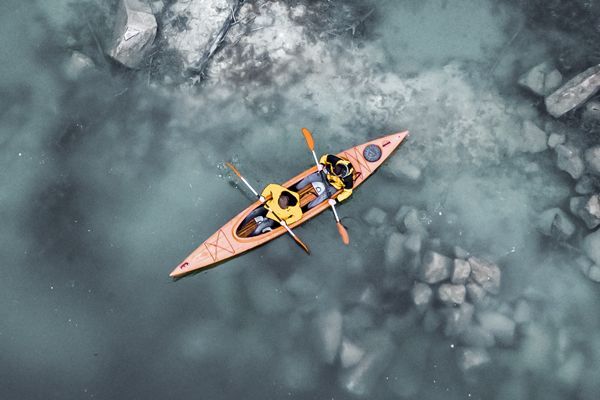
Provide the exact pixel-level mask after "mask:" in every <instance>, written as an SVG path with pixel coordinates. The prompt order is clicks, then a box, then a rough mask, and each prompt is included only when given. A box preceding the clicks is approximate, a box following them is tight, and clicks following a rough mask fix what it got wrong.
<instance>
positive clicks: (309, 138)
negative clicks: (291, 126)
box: [302, 128, 315, 150]
mask: <svg viewBox="0 0 600 400" xmlns="http://www.w3.org/2000/svg"><path fill="white" fill-rule="evenodd" d="M302 134H303V135H304V139H306V144H307V145H308V148H309V149H311V150H314V149H315V141H314V140H313V137H312V133H310V131H309V130H308V129H306V128H302Z"/></svg>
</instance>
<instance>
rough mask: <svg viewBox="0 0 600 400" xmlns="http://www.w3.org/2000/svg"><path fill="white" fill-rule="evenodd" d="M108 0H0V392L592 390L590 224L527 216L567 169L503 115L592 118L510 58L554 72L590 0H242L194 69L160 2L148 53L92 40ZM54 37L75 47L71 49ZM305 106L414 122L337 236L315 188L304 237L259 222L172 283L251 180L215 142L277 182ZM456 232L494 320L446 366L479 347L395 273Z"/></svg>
mask: <svg viewBox="0 0 600 400" xmlns="http://www.w3.org/2000/svg"><path fill="white" fill-rule="evenodd" d="M165 3H167V4H166V5H165V8H166V9H167V10H169V9H170V7H173V5H174V4H176V3H177V2H176V1H169V2H165ZM115 5H116V2H115V1H108V2H100V1H94V0H88V1H80V2H69V1H55V2H51V4H50V3H49V2H42V1H32V2H28V3H27V4H25V3H24V2H18V1H10V0H9V1H4V2H2V4H0V22H1V23H0V32H1V35H0V37H2V39H1V40H0V55H1V56H2V60H3V61H2V63H0V188H1V190H0V216H1V224H0V256H1V259H2V260H3V263H2V264H3V268H2V279H0V301H1V303H0V304H1V305H0V318H1V320H2V323H1V324H0V354H1V355H2V356H1V359H2V362H1V363H0V374H1V375H2V384H1V385H0V397H1V398H6V399H13V398H18V399H38V398H40V399H42V398H43V399H69V398H88V397H89V398H100V399H115V398H119V399H120V398H124V399H132V398H136V399H137V398H140V399H141V398H143V399H147V398H174V397H180V398H203V399H205V398H206V399H226V398H227V399H231V398H257V399H258V398H261V399H264V398H284V397H285V398H288V397H291V398H300V399H304V398H306V399H309V398H319V399H320V398H327V399H329V398H335V399H345V398H369V399H380V398H381V399H387V398H390V399H391V398H422V399H498V400H504V399H555V398H556V399H567V398H568V399H573V398H577V399H595V398H597V393H598V389H600V388H599V387H598V382H597V379H596V377H597V376H598V373H599V371H600V342H599V340H598V335H597V332H598V329H599V328H600V318H599V314H598V312H597V310H598V306H599V305H600V287H599V286H598V284H597V283H594V282H592V281H591V280H590V279H588V278H587V277H586V276H584V275H583V274H582V273H581V272H580V270H579V267H577V265H576V263H575V261H574V260H575V258H576V257H578V256H579V255H580V254H581V250H580V248H581V240H582V238H583V236H585V235H586V234H588V233H589V232H590V230H589V229H588V228H587V227H586V226H585V225H584V224H583V222H582V221H580V220H579V219H578V217H572V220H573V221H574V222H575V224H576V233H575V235H574V236H573V238H571V239H570V240H568V241H554V240H551V239H550V238H548V237H546V236H544V235H542V234H541V233H540V232H539V229H538V227H537V226H538V216H539V214H540V213H541V212H542V211H544V210H546V209H548V208H552V207H560V208H561V209H563V210H564V211H565V212H567V213H568V212H569V211H568V209H569V198H570V197H571V196H574V195H575V192H574V186H575V181H574V180H573V179H571V177H570V176H569V175H567V174H566V173H565V172H564V171H561V170H560V169H558V168H557V166H556V155H555V153H554V151H553V150H552V149H549V148H545V149H544V150H542V151H537V150H532V147H531V146H530V145H529V144H528V142H527V141H526V140H524V139H523V123H524V121H530V122H533V123H534V124H535V125H537V126H538V127H540V128H541V129H543V130H544V131H545V132H546V134H550V133H563V134H566V135H567V137H568V139H569V141H570V142H572V143H576V144H578V145H581V146H583V145H582V144H581V143H585V146H591V145H594V144H597V143H598V140H599V139H598V138H599V136H598V130H597V126H594V125H589V124H583V123H582V122H581V116H580V114H579V113H577V112H575V113H571V114H569V115H567V116H565V117H563V118H561V119H559V120H555V119H554V118H552V117H551V116H549V115H548V114H547V113H546V111H545V108H544V105H543V98H541V97H538V96H535V95H533V94H532V93H529V92H528V91H526V90H525V89H523V88H521V87H520V86H519V85H518V83H517V81H518V79H519V77H520V76H521V74H523V73H524V72H526V71H528V70H529V69H530V68H531V67H533V66H535V65H537V64H539V63H541V62H544V61H550V62H552V63H554V64H555V66H556V67H557V68H558V69H559V71H560V72H561V73H562V74H563V75H564V76H565V78H570V77H571V76H573V75H575V74H576V73H578V72H581V71H582V70H584V69H585V68H587V67H589V66H592V65H595V64H598V62H600V61H599V60H598V57H599V54H600V51H599V49H598V45H597V44H596V43H595V42H594V40H592V39H591V37H592V36H593V35H594V34H595V35H596V36H597V34H598V32H597V29H598V26H597V24H596V25H594V22H593V21H594V18H593V16H596V20H597V18H598V15H600V13H599V12H598V9H597V8H598V7H597V5H596V4H595V3H591V2H585V1H571V2H541V1H534V2H528V3H527V4H522V3H521V2H517V1H504V2H494V1H487V0H485V1H474V0H461V1H447V0H446V1H443V0H427V1H418V2H417V1H382V2H374V1H372V2H342V1H323V2H318V1H317V2H312V1H311V2H306V3H305V2H302V1H294V2H290V3H284V2H276V1H274V2H257V3H253V2H248V4H246V5H245V6H244V7H247V9H248V10H250V9H252V10H254V11H253V12H255V13H256V14H257V15H263V16H264V15H274V16H275V17H274V19H273V21H274V22H273V23H272V24H270V25H269V23H268V22H265V21H266V20H268V19H267V18H266V17H265V18H263V19H259V21H260V23H261V24H264V27H263V28H261V29H260V30H256V31H253V32H249V33H247V35H246V36H247V37H246V38H243V39H241V40H240V42H239V43H238V44H236V45H232V44H231V43H230V42H227V43H229V45H230V47H228V44H227V43H226V44H225V46H224V48H223V49H222V51H221V52H220V53H218V55H217V56H216V58H215V62H214V63H213V64H212V66H211V68H210V70H209V75H208V78H207V79H206V80H205V81H204V82H202V83H200V84H199V85H191V84H190V81H189V80H188V78H187V77H186V75H185V74H184V73H183V71H182V64H181V60H180V59H178V58H177V57H176V56H174V55H173V54H175V53H173V52H172V51H171V50H169V49H167V48H166V46H167V45H166V43H165V38H164V37H161V36H160V35H161V32H164V29H163V28H164V27H163V26H161V21H163V20H166V18H167V17H168V15H167V14H162V16H161V18H163V19H161V18H159V40H157V41H156V43H155V46H154V47H153V49H152V51H153V52H155V53H153V54H154V55H153V58H152V62H150V60H149V59H148V63H146V64H144V65H142V67H141V68H140V69H139V70H127V69H125V68H123V67H120V66H118V65H117V64H116V63H114V62H112V61H110V60H109V59H108V58H106V57H105V56H104V54H103V51H101V48H105V49H106V48H107V46H108V44H109V41H110V37H111V30H112V25H113V23H114V9H115ZM289 7H291V10H296V11H294V12H295V13H296V12H299V11H297V10H298V8H297V7H304V9H305V14H303V15H301V14H297V15H300V16H298V17H294V18H292V17H289V15H292V14H288V11H289V10H288V8H289ZM244 10H246V9H243V10H242V11H243V12H247V11H244ZM290 12H291V11H290ZM270 13H271V14H270ZM293 15H296V14H293ZM357 20H358V21H362V22H360V23H359V24H356V26H355V28H354V30H352V29H348V27H349V26H350V25H351V24H352V23H354V22H355V21H357ZM257 23H258V22H257ZM261 26H262V25H261ZM234 33H235V32H234ZM261 35H264V36H261ZM236 46H237V47H236ZM296 46H298V47H296ZM250 48H252V51H250V50H248V49H250ZM74 51H76V52H80V53H82V54H84V55H85V56H87V57H89V59H90V60H91V62H92V64H93V65H92V66H90V67H88V68H87V69H84V70H83V71H82V72H75V73H74V72H70V70H69V62H70V61H69V60H71V57H72V54H73V52H74ZM264 54H267V56H265V55H264ZM265 60H266V61H265ZM303 126H306V127H308V128H310V129H311V130H312V131H313V133H314V136H315V139H316V141H317V150H318V152H320V153H322V152H337V151H339V150H342V149H345V148H348V147H350V146H353V145H355V144H358V143H362V142H365V141H367V140H368V139H371V138H375V137H377V136H380V135H383V134H389V133H392V132H396V131H401V130H404V129H408V130H410V131H411V137H410V140H409V141H408V142H407V143H406V144H405V145H404V146H403V147H402V148H401V149H400V150H399V151H398V152H397V153H396V154H395V155H394V156H393V157H394V158H398V159H401V160H402V161H401V162H400V164H401V165H400V167H399V166H398V164H394V163H398V161H395V160H390V162H389V163H387V164H385V165H384V166H383V167H382V168H381V170H380V171H379V172H378V173H377V174H376V175H375V176H373V177H372V178H371V179H370V180H369V181H368V182H367V183H365V185H364V186H362V187H361V188H360V189H359V190H357V191H356V192H355V194H354V195H353V198H352V199H351V200H350V201H348V202H347V203H344V204H342V205H341V206H340V207H339V208H338V210H339V212H340V214H341V215H342V216H343V217H344V223H345V224H346V225H347V227H348V229H349V233H350V237H351V245H350V246H349V247H345V246H343V245H342V244H341V240H340V239H339V237H338V236H337V233H336V229H335V226H334V224H333V222H332V221H333V217H332V216H331V215H329V213H326V214H324V215H321V216H320V217H318V218H316V219H315V220H313V221H311V222H310V223H308V224H306V225H304V226H302V227H300V228H298V229H297V234H298V235H299V236H300V237H301V238H302V239H303V240H304V241H305V242H306V243H307V244H308V245H309V246H310V247H311V250H312V255H311V256H307V255H305V254H303V252H302V251H301V250H300V249H299V248H298V247H297V246H296V245H295V244H294V243H293V242H292V241H291V240H289V238H287V237H282V238H280V239H278V240H276V241H275V242H273V243H270V244H269V245H267V246H264V247H262V248H260V249H257V250H255V251H253V252H251V253H249V254H247V255H244V256H242V257H239V258H237V259H235V260H232V261H230V262H227V263H225V264H223V265H221V266H219V267H218V268H215V269H212V270H210V271H208V272H206V273H202V274H198V275H195V276H192V277H188V278H185V279H182V280H179V281H177V282H172V281H171V280H170V279H169V278H168V274H169V272H170V271H171V270H172V268H174V267H175V266H176V265H177V264H178V263H179V262H180V261H181V260H182V259H183V258H184V257H185V256H186V255H187V254H189V252H191V251H192V250H193V249H194V248H195V247H196V246H198V245H199V244H200V243H201V242H202V241H204V240H205V239H206V238H207V237H208V236H210V235H211V234H212V233H213V232H214V231H216V229H218V228H219V227H220V226H221V225H223V224H224V223H225V222H226V221H227V220H229V218H231V217H232V216H233V215H235V214H236V213H237V212H238V210H241V209H243V208H245V207H246V206H247V204H248V202H249V201H250V199H251V196H250V195H249V193H248V191H247V190H245V188H243V187H242V186H240V185H239V182H237V180H236V179H235V177H234V176H231V174H229V173H228V172H227V171H226V170H225V169H224V168H223V164H222V163H223V162H224V161H229V160H232V161H234V162H235V164H236V165H237V166H238V167H239V168H240V170H242V171H243V173H244V174H245V175H246V176H247V177H248V178H249V180H250V182H252V183H253V184H255V185H256V186H257V187H262V186H264V185H266V184H267V183H269V182H281V181H285V180H287V179H288V178H289V177H291V176H293V175H295V174H296V173H297V172H298V171H300V170H302V169H304V168H306V167H307V166H309V165H311V160H312V158H311V155H310V153H309V152H308V151H307V149H306V147H305V144H304V139H303V138H302V136H301V134H300V128H301V127H303ZM544 147H545V146H544ZM402 163H406V164H402ZM402 165H410V166H411V167H413V168H415V169H416V170H417V171H419V177H416V178H415V177H412V178H411V177H406V176H404V177H403V176H402V171H404V170H403V169H402V168H401V166H402ZM398 170H400V172H397V171H398ZM402 206H404V207H412V208H414V209H416V210H418V211H416V214H415V215H417V222H418V225H419V226H420V228H418V229H416V231H417V232H419V233H418V235H417V236H418V237H420V238H421V239H420V240H421V243H422V246H421V250H420V251H419V252H418V253H419V255H417V256H414V255H410V252H409V251H408V250H403V255H402V256H399V260H395V261H389V259H390V257H392V256H391V253H394V251H390V246H391V247H392V250H394V249H393V245H389V244H386V243H387V242H388V240H389V239H388V238H389V237H390V236H391V235H393V234H394V233H402V234H406V235H409V234H410V233H411V232H412V231H411V230H410V229H409V228H408V227H407V224H406V223H404V222H402V220H401V219H400V220H398V219H397V215H398V213H399V210H400V209H401V207H402ZM373 207H376V208H377V209H379V210H380V211H383V212H384V213H385V218H384V222H383V223H375V222H373V220H372V219H371V218H370V217H369V215H373V214H369V212H370V210H371V209H372V208H373ZM415 237H416V236H415ZM455 246H460V247H462V248H463V249H465V250H466V251H468V252H469V253H471V254H473V255H476V256H480V257H486V258H488V259H490V260H492V261H494V262H495V263H497V264H498V266H499V268H500V270H501V272H502V282H501V286H500V292H499V294H498V295H496V296H490V298H493V301H491V303H492V304H491V305H488V306H486V307H489V308H490V309H492V310H493V311H494V312H497V313H500V314H502V315H508V316H509V318H510V319H511V320H513V321H516V322H515V329H514V335H513V337H512V338H511V339H510V340H504V342H503V340H500V339H499V338H498V337H496V339H495V342H494V343H495V344H493V345H491V346H489V347H486V349H485V352H486V354H487V356H488V357H489V359H488V360H487V362H484V363H483V364H482V365H480V366H478V367H474V368H467V369H466V370H463V369H461V365H462V366H463V367H464V365H463V364H461V357H462V355H463V354H464V351H465V350H468V349H473V348H474V349H476V350H477V349H479V350H480V347H485V346H474V345H473V344H465V343H464V339H461V337H458V336H452V335H447V334H446V333H445V332H444V325H443V323H441V322H440V325H439V326H438V325H437V324H436V321H437V320H438V319H440V318H443V316H444V315H445V314H444V312H446V311H440V310H441V309H442V308H441V306H439V307H438V305H435V306H430V309H431V310H433V311H431V312H429V313H426V314H425V315H422V314H420V311H418V310H417V308H416V307H415V305H414V304H413V301H412V298H411V289H412V288H413V284H414V281H415V279H416V278H415V276H414V275H413V274H412V272H410V271H411V268H413V267H414V266H415V265H416V264H419V263H420V261H421V256H422V255H424V253H425V252H426V251H427V250H434V251H437V252H440V253H441V254H445V255H447V256H449V257H454V254H455V253H454V250H453V249H454V247H455ZM386 252H387V254H386ZM415 263H416V264H415ZM432 287H434V290H437V289H435V288H436V286H435V285H433V286H432ZM522 303H524V304H526V307H527V308H528V309H529V313H528V314H527V313H524V314H518V315H517V310H518V309H519V304H522ZM486 310H487V309H486ZM484 311H485V310H484ZM484 311H481V309H479V308H478V309H477V311H476V316H475V317H474V320H477V318H480V319H482V321H480V322H479V323H481V324H483V320H484V319H485V317H482V315H483V314H482V313H483V312H484ZM487 311H490V310H487ZM521 311H522V308H521ZM523 315H525V316H523ZM499 329H500V328H499ZM352 346H354V347H355V348H356V349H355V350H356V352H355V353H352V351H350V350H351V349H352ZM349 348H350V350H349ZM341 349H345V351H346V353H344V351H342V350H341ZM348 351H350V353H348ZM352 354H355V359H353V358H352V357H351V356H352ZM356 354H358V355H356ZM346 357H349V360H350V361H349V360H348V359H346ZM352 360H354V361H352ZM346 363H347V364H346Z"/></svg>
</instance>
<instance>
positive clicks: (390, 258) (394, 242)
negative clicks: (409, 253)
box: [384, 232, 406, 266]
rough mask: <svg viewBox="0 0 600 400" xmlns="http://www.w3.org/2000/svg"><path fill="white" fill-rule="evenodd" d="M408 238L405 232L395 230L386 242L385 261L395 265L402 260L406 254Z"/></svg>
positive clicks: (389, 264)
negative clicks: (405, 243) (405, 248)
mask: <svg viewBox="0 0 600 400" xmlns="http://www.w3.org/2000/svg"><path fill="white" fill-rule="evenodd" d="M405 240H406V238H405V236H404V235H403V234H401V233H398V232H394V233H392V234H391V235H390V236H389V237H388V240H387V242H386V243H385V249H384V254H385V262H386V264H387V265H388V266H394V265H397V264H398V263H400V261H402V257H403V255H404V246H403V245H404V242H405Z"/></svg>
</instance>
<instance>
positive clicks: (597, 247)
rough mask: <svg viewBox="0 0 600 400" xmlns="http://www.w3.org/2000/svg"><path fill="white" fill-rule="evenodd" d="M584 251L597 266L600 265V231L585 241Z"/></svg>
mask: <svg viewBox="0 0 600 400" xmlns="http://www.w3.org/2000/svg"><path fill="white" fill-rule="evenodd" d="M583 251H584V252H585V254H586V255H587V256H588V257H589V258H590V259H591V260H592V261H593V262H594V264H596V265H600V230H597V231H595V232H592V233H590V234H589V235H587V236H586V237H585V238H584V239H583Z"/></svg>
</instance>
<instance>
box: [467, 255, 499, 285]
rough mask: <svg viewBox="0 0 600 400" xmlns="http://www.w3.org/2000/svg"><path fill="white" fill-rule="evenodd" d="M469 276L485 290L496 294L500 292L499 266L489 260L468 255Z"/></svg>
mask: <svg viewBox="0 0 600 400" xmlns="http://www.w3.org/2000/svg"><path fill="white" fill-rule="evenodd" d="M469 264H470V265H471V277H472V278H473V280H474V281H475V282H477V283H478V284H479V285H481V287H482V288H484V289H485V290H486V291H487V292H489V293H492V294H498V293H499V292H500V279H501V273H500V268H498V266H497V265H496V264H494V263H492V262H490V261H487V260H484V259H481V258H476V257H469Z"/></svg>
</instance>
